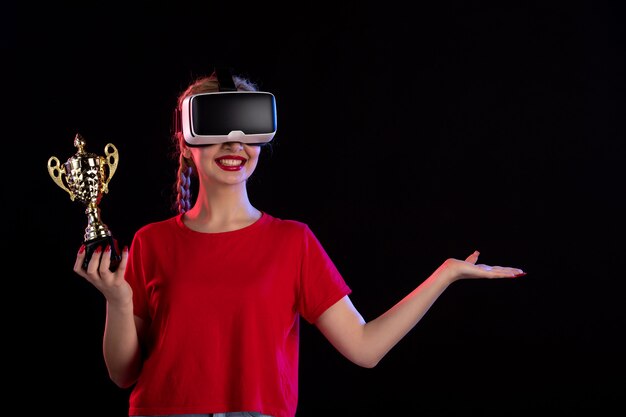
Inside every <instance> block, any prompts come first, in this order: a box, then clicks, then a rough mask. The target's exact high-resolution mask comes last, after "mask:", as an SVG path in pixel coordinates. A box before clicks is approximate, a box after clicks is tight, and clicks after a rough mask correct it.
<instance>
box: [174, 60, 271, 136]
mask: <svg viewBox="0 0 626 417" xmlns="http://www.w3.org/2000/svg"><path fill="white" fill-rule="evenodd" d="M216 74H217V76H218V84H219V91H218V92H213V93H201V94H194V95H192V96H189V97H187V98H185V100H184V101H183V103H182V106H181V108H180V109H176V110H175V111H174V129H175V131H176V132H182V134H183V137H184V138H185V142H186V143H187V144H188V145H189V146H204V145H213V144H216V143H224V142H242V143H247V144H263V143H267V142H269V141H271V140H272V138H273V137H274V135H275V134H276V126H277V123H276V99H275V98H274V95H273V94H271V93H268V92H264V91H237V89H236V87H235V84H234V81H233V78H232V75H231V74H230V71H228V72H227V73H224V72H223V71H222V70H218V69H216Z"/></svg>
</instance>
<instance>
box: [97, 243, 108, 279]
mask: <svg viewBox="0 0 626 417" xmlns="http://www.w3.org/2000/svg"><path fill="white" fill-rule="evenodd" d="M110 267H111V245H106V247H105V248H104V252H102V258H101V259H100V266H99V267H98V271H99V272H100V276H101V277H103V278H108V277H109V276H110V275H111V271H110V270H109V268H110Z"/></svg>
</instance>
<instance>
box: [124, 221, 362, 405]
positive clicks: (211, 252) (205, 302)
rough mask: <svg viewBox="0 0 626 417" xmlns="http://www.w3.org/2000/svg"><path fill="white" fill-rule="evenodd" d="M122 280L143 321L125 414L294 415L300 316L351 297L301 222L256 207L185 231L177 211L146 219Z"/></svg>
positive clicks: (318, 312)
mask: <svg viewBox="0 0 626 417" xmlns="http://www.w3.org/2000/svg"><path fill="white" fill-rule="evenodd" d="M126 280H127V281H128V282H129V283H130V285H131V286H132V288H133V302H134V309H135V315H137V316H139V317H141V318H143V319H145V320H146V323H148V324H149V336H148V338H147V339H148V340H147V341H146V346H145V350H146V352H145V358H144V363H143V369H142V371H141V375H140V377H139V380H138V381H137V383H136V384H135V386H134V387H133V390H132V392H131V396H130V410H129V414H130V415H150V414H152V415H158V414H183V413H223V412H232V411H256V412H260V413H263V414H268V415H271V416H275V417H293V416H294V415H295V412H296V405H297V400H298V341H299V317H300V316H302V317H303V318H304V319H305V320H307V321H308V322H309V323H314V322H315V320H317V318H318V317H319V316H320V315H321V314H322V313H323V312H324V311H325V310H326V309H327V308H328V307H330V306H331V305H333V304H334V303H336V302H337V301H339V300H340V299H341V298H342V297H344V296H345V295H348V294H350V288H349V287H348V285H346V283H345V281H344V279H343V278H342V276H341V275H340V273H339V272H338V270H337V268H336V267H335V265H334V264H333V262H332V261H331V260H330V258H329V257H328V255H327V253H326V252H325V251H324V249H323V248H322V246H321V244H320V242H319V241H318V240H317V238H316V237H315V236H314V234H313V233H312V232H311V230H310V228H309V227H308V226H307V225H306V224H304V223H301V222H297V221H294V220H282V219H278V218H276V217H273V216H271V215H269V214H267V213H263V215H262V217H261V218H260V219H259V220H257V221H256V222H255V223H253V224H252V225H250V226H248V227H245V228H243V229H239V230H235V231H231V232H223V233H200V232H195V231H192V230H191V229H189V228H187V227H186V226H185V225H184V224H183V222H182V218H181V215H178V216H175V217H172V218H170V219H168V220H164V221H161V222H155V223H151V224H148V225H146V226H144V227H142V228H141V229H140V230H139V231H138V232H137V233H136V235H135V237H134V239H133V242H132V245H131V250H130V256H129V260H128V265H127V269H126Z"/></svg>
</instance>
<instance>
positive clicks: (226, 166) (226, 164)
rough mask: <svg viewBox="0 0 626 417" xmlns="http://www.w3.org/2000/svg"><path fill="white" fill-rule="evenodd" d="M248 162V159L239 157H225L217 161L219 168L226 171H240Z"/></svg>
mask: <svg viewBox="0 0 626 417" xmlns="http://www.w3.org/2000/svg"><path fill="white" fill-rule="evenodd" d="M239 161H241V162H239ZM246 161H247V159H246V158H244V157H242V156H238V155H224V156H220V157H219V158H216V159H215V163H216V164H217V166H218V167H220V168H221V169H223V170H224V171H240V170H241V169H243V167H244V165H245V164H246Z"/></svg>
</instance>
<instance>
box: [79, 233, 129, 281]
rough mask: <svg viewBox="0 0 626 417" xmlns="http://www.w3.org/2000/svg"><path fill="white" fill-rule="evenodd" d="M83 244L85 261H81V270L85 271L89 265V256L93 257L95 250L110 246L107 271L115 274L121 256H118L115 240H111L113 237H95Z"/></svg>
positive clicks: (118, 251)
mask: <svg viewBox="0 0 626 417" xmlns="http://www.w3.org/2000/svg"><path fill="white" fill-rule="evenodd" d="M84 244H85V259H84V260H83V269H87V266H88V265H89V261H90V260H91V256H92V255H93V253H94V251H95V250H96V248H98V247H101V248H102V250H104V248H106V246H107V245H109V246H111V265H110V266H109V270H110V271H111V272H115V270H116V269H117V267H118V266H119V264H120V261H121V260H122V256H121V255H120V250H119V247H118V245H117V240H115V239H114V238H113V236H103V237H97V238H95V239H92V240H89V241H87V242H85V243H84Z"/></svg>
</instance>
